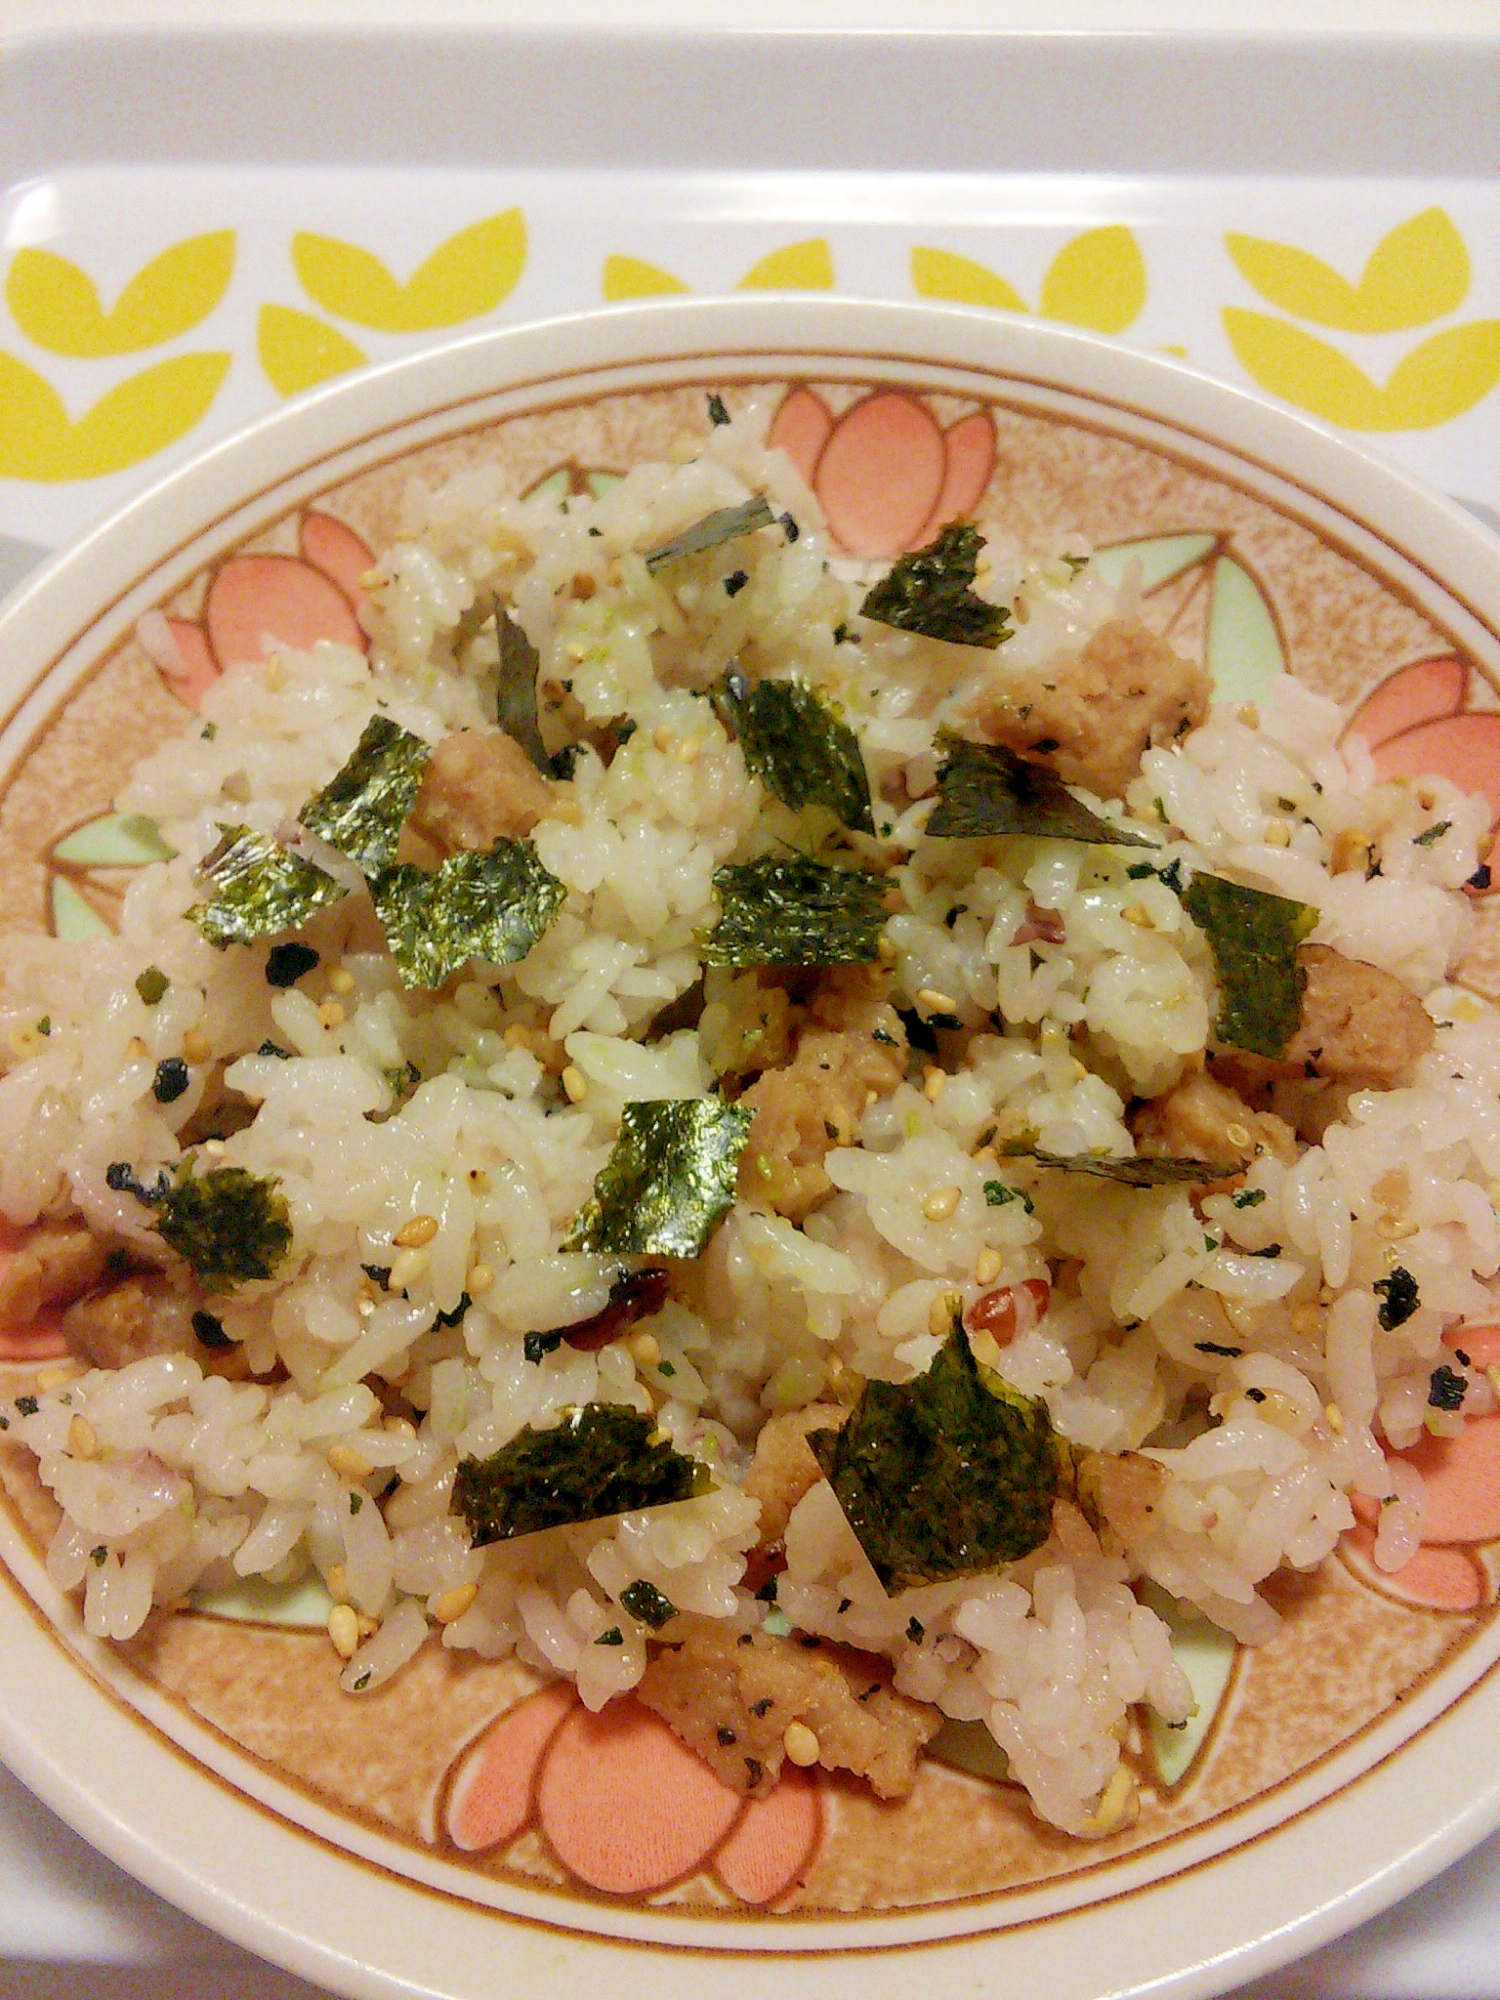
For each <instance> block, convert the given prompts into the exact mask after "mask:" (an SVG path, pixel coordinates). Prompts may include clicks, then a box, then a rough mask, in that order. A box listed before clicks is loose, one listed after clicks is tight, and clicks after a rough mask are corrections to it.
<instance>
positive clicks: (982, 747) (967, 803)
mask: <svg viewBox="0 0 1500 2000" xmlns="http://www.w3.org/2000/svg"><path fill="white" fill-rule="evenodd" d="M938 748H939V749H940V750H941V751H942V752H943V753H944V762H943V763H942V765H941V766H940V767H939V770H938V774H937V782H938V805H937V810H936V812H934V813H933V814H932V816H931V818H930V819H929V820H928V822H927V825H926V828H925V831H926V832H927V833H929V834H931V835H933V836H934V838H936V839H940V840H974V839H979V838H983V837H985V836H987V835H990V834H997V833H1024V834H1030V835H1032V836H1033V837H1034V838H1039V839H1043V840H1081V841H1088V842H1089V843H1091V844H1092V845H1094V846H1098V847H1152V846H1153V845H1154V843H1153V842H1152V841H1149V840H1147V839H1146V838H1145V837H1144V836H1143V835H1141V834H1139V833H1133V832H1132V831H1131V830H1130V828H1129V827H1124V826H1116V825H1114V824H1113V822H1112V821H1110V820H1107V819H1101V818H1100V816H1099V814H1098V813H1095V812H1090V811H1089V809H1088V807H1087V806H1085V805H1081V804H1080V803H1079V801H1078V800H1077V799H1075V798H1074V796H1073V794H1072V793H1071V792H1070V791H1069V790H1068V788H1067V786H1066V785H1065V784H1064V783H1063V781H1062V779H1061V778H1059V777H1058V775H1057V773H1056V772H1055V771H1051V770H1049V769H1048V768H1047V766H1046V765H1045V764H1034V763H1031V762H1029V761H1028V760H1027V759H1026V758H1025V757H1018V756H1017V755H1016V753H1015V751H1014V750H1008V749H1007V748H1006V747H1005V745H1004V744H1003V743H971V742H969V741H968V740H967V738H965V737H962V736H956V735H954V733H953V732H952V731H951V730H947V729H944V730H940V731H939V733H938Z"/></svg>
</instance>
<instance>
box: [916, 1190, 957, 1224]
mask: <svg viewBox="0 0 1500 2000" xmlns="http://www.w3.org/2000/svg"><path fill="white" fill-rule="evenodd" d="M962 1199H963V1189H962V1188H956V1187H942V1188H934V1189H933V1191H932V1193H931V1194H929V1195H925V1196H924V1197H923V1200H922V1213H923V1214H924V1215H925V1216H926V1217H927V1220H928V1221H929V1222H946V1221H947V1220H948V1218H949V1216H950V1215H952V1213H953V1211H954V1209H956V1208H957V1207H958V1204H959V1202H960V1201H962Z"/></svg>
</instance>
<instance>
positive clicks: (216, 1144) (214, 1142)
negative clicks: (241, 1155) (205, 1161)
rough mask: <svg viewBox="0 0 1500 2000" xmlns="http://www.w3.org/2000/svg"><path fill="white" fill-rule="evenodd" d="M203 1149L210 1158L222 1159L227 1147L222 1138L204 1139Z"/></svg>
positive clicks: (227, 1149)
mask: <svg viewBox="0 0 1500 2000" xmlns="http://www.w3.org/2000/svg"><path fill="white" fill-rule="evenodd" d="M203 1150H204V1152H205V1153H206V1154H207V1155H208V1157H209V1158H210V1159H211V1160H222V1159H223V1157H224V1155H225V1154H226V1153H227V1152H228V1151H229V1148H228V1147H227V1146H226V1145H225V1144H224V1141H223V1140H222V1139H205V1140H204V1141H203Z"/></svg>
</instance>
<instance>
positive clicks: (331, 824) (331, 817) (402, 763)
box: [298, 715, 432, 875]
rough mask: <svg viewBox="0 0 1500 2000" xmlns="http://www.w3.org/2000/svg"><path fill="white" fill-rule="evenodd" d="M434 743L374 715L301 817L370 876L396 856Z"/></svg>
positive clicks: (311, 830) (309, 802) (312, 830)
mask: <svg viewBox="0 0 1500 2000" xmlns="http://www.w3.org/2000/svg"><path fill="white" fill-rule="evenodd" d="M431 756H432V746H431V744H429V743H424V742H423V741H422V739H421V737H420V736H413V735H412V733H411V731H410V730H409V729H403V728H402V727H401V725H400V724H399V723H398V722H392V720H391V718H390V717H389V716H388V715H372V716H371V717H370V719H369V721H368V722H367V723H366V724H365V726H364V730H363V732H362V733H361V735H360V739H359V741H358V743H356V744H355V746H354V749H353V751H352V753H351V754H350V756H349V759H348V761H347V763H345V765H344V767H343V769H342V770H341V771H339V772H338V773H337V774H336V775H335V776H334V777H332V778H330V779H329V781H328V783H327V784H326V785H325V786H324V787H323V789H322V791H321V792H316V793H314V795H313V797H312V798H310V799H309V800H308V802H307V804H306V805H305V806H304V807H303V808H302V811H301V812H300V814H299V815H298V818H299V819H300V820H301V822H302V824H303V825H304V826H305V827H306V828H307V830H308V832H309V833H315V834H317V836H318V837H319V839H320V840H326V841H327V842H328V845H329V846H330V847H336V848H337V849H338V850H339V852H340V854H347V855H348V857H349V859H350V860H351V861H352V862H354V863H355V864H356V866H357V867H358V868H359V869H360V870H361V871H362V872H363V873H364V874H366V875H373V874H374V873H375V872H376V871H377V869H381V868H384V867H385V865H386V863H387V862H389V861H393V860H394V859H395V857H396V843H397V842H398V841H399V840H400V838H401V829H402V827H403V826H404V825H405V824H406V816H407V814H408V813H409V812H410V811H411V809H412V805H413V803H414V802H415V800H416V796H417V793H418V792H419V791H420V790H421V787H422V773H423V772H424V771H425V770H426V769H427V764H428V760H429V758H430V757H431Z"/></svg>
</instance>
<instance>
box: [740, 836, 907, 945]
mask: <svg viewBox="0 0 1500 2000" xmlns="http://www.w3.org/2000/svg"><path fill="white" fill-rule="evenodd" d="M714 894H715V896H717V898H718V900H719V908H720V910H721V911H722V913H723V914H722V915H721V916H720V918H719V921H718V923H717V924H716V925H715V927H714V929H713V930H712V931H710V932H709V934H708V936H707V938H706V939H705V940H704V946H703V959H704V963H705V964H707V965H733V966H753V965H869V964H871V963H873V961H874V960H875V959H876V958H878V957H879V955H880V934H881V932H882V931H883V930H884V929H885V925H886V920H887V917H888V916H889V912H888V911H887V909H886V907H885V896H886V885H885V882H884V880H883V878H882V877H881V876H879V875H872V874H870V873H869V872H868V871H866V870H865V869H862V868H828V867H825V866H824V865H823V863H822V862H819V861H809V860H807V859H805V858H804V857H803V856H801V855H794V856H792V857H791V858H790V859H788V860H778V859H777V858H776V857H775V856H774V855H765V856H763V857H762V859H761V860H759V861H749V862H746V863H745V865H744V866H743V867H738V868H721V869H719V871H718V872H717V874H716V875H715V876H714Z"/></svg>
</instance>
